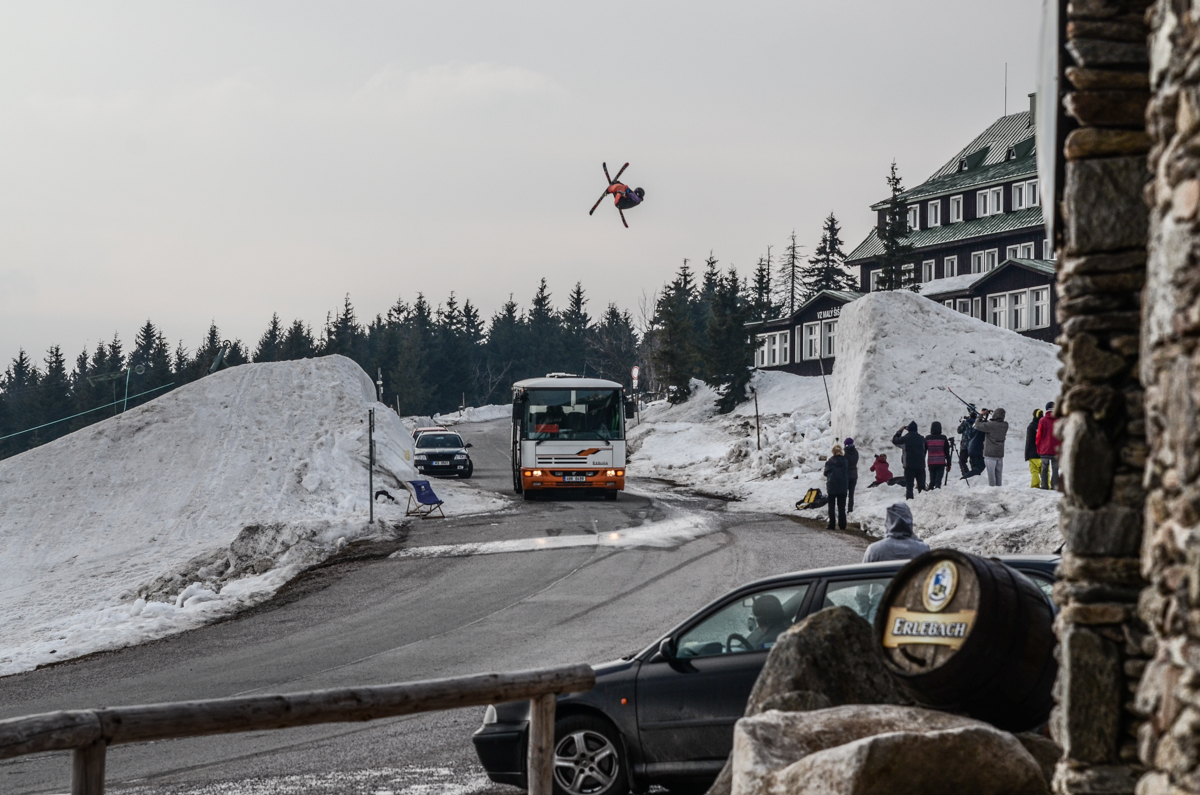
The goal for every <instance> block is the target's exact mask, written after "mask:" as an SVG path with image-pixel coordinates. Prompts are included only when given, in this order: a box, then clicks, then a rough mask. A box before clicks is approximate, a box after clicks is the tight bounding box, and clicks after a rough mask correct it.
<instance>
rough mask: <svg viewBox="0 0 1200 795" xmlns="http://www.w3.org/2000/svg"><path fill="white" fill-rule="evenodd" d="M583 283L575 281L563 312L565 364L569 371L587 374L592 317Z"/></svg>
mask: <svg viewBox="0 0 1200 795" xmlns="http://www.w3.org/2000/svg"><path fill="white" fill-rule="evenodd" d="M586 305H587V298H585V297H584V294H583V284H582V283H580V282H576V283H575V287H574V289H572V290H571V294H570V295H569V296H567V308H566V309H564V310H563V313H562V341H563V364H564V366H565V368H566V370H567V372H571V373H578V374H580V375H584V376H586V375H587V364H588V363H587V338H588V330H589V329H590V328H591V325H592V319H591V318H590V317H589V316H588V313H587V309H586Z"/></svg>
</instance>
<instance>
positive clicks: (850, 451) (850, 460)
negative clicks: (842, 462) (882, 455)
mask: <svg viewBox="0 0 1200 795" xmlns="http://www.w3.org/2000/svg"><path fill="white" fill-rule="evenodd" d="M842 445H843V449H844V453H845V456H846V465H847V466H848V467H849V468H850V491H849V493H848V494H846V513H854V487H855V486H857V485H858V448H857V447H855V446H854V440H853V439H850V438H847V439H846V441H845V442H843V443H842Z"/></svg>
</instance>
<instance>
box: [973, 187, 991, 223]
mask: <svg viewBox="0 0 1200 795" xmlns="http://www.w3.org/2000/svg"><path fill="white" fill-rule="evenodd" d="M988 215H991V213H990V212H988V192H987V191H986V190H981V191H979V192H978V193H976V194H975V217H976V218H983V217H985V216H988Z"/></svg>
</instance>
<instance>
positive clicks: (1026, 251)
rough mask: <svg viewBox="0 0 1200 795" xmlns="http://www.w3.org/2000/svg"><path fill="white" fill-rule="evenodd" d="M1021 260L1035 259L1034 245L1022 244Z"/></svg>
mask: <svg viewBox="0 0 1200 795" xmlns="http://www.w3.org/2000/svg"><path fill="white" fill-rule="evenodd" d="M1021 259H1033V244H1032V243H1022V244H1021Z"/></svg>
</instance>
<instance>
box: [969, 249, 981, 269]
mask: <svg viewBox="0 0 1200 795" xmlns="http://www.w3.org/2000/svg"><path fill="white" fill-rule="evenodd" d="M971 273H983V252H982V251H973V252H971Z"/></svg>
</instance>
